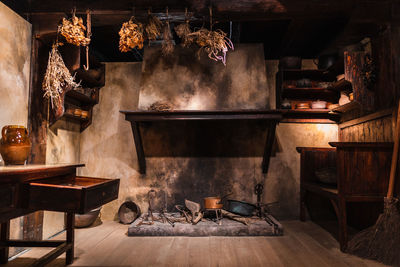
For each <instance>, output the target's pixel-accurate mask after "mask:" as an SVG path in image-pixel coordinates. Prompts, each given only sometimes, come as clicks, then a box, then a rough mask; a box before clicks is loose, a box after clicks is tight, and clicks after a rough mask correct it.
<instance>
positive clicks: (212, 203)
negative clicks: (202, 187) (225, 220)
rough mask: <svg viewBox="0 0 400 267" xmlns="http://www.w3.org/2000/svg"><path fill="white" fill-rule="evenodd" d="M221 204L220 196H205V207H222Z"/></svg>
mask: <svg viewBox="0 0 400 267" xmlns="http://www.w3.org/2000/svg"><path fill="white" fill-rule="evenodd" d="M222 206H223V204H222V203H221V198H220V197H205V198H204V208H205V209H222Z"/></svg>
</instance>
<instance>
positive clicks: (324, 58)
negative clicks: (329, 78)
mask: <svg viewBox="0 0 400 267" xmlns="http://www.w3.org/2000/svg"><path fill="white" fill-rule="evenodd" d="M337 60H338V55H337V54H327V55H321V56H319V57H318V63H316V62H315V61H314V63H315V64H316V65H317V67H318V69H319V70H325V69H327V68H329V67H331V66H333V65H334V64H335V63H336V61H337Z"/></svg>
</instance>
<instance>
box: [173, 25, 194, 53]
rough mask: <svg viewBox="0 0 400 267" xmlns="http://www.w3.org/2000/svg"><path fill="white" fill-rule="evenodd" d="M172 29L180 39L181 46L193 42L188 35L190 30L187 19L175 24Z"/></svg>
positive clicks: (187, 45)
mask: <svg viewBox="0 0 400 267" xmlns="http://www.w3.org/2000/svg"><path fill="white" fill-rule="evenodd" d="M174 29H175V32H176V35H178V37H179V38H180V39H181V40H182V43H181V44H182V46H183V47H189V46H190V45H191V44H192V43H193V41H194V39H193V37H191V36H190V34H191V33H192V31H191V30H190V26H189V21H186V22H185V23H182V24H179V25H178V26H175V28H174Z"/></svg>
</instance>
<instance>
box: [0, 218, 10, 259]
mask: <svg viewBox="0 0 400 267" xmlns="http://www.w3.org/2000/svg"><path fill="white" fill-rule="evenodd" d="M9 238H10V221H7V222H4V223H1V229H0V241H2V242H4V241H8V239H9ZM8 250H9V248H8V247H3V248H0V263H1V264H6V263H7V262H8Z"/></svg>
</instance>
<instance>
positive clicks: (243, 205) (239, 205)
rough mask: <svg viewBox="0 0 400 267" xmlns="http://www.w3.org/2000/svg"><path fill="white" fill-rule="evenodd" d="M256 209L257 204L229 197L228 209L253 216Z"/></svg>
mask: <svg viewBox="0 0 400 267" xmlns="http://www.w3.org/2000/svg"><path fill="white" fill-rule="evenodd" d="M255 209H256V206H255V205H253V204H250V203H247V202H244V201H239V200H233V199H229V200H228V211H229V212H232V213H235V214H239V215H242V216H251V215H253V212H254V210H255Z"/></svg>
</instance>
